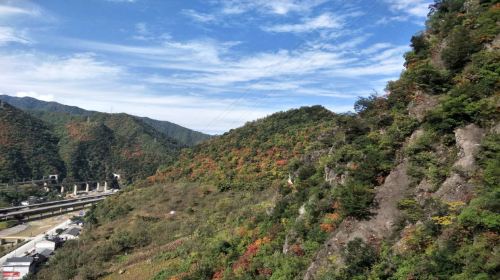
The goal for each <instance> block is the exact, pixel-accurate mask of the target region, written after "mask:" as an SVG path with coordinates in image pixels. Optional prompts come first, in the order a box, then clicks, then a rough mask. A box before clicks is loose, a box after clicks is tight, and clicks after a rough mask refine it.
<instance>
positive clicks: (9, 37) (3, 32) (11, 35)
mask: <svg viewBox="0 0 500 280" xmlns="http://www.w3.org/2000/svg"><path fill="white" fill-rule="evenodd" d="M8 43H21V44H30V43H31V40H30V39H28V37H27V35H26V34H25V32H23V31H16V30H15V29H14V28H11V27H7V26H0V46H2V45H6V44H8Z"/></svg>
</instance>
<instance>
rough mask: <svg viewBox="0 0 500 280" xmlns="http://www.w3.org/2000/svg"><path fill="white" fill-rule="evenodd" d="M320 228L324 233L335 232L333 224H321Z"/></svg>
mask: <svg viewBox="0 0 500 280" xmlns="http://www.w3.org/2000/svg"><path fill="white" fill-rule="evenodd" d="M319 227H320V228H321V230H322V231H324V232H332V231H334V230H335V226H334V225H332V224H320V225H319Z"/></svg>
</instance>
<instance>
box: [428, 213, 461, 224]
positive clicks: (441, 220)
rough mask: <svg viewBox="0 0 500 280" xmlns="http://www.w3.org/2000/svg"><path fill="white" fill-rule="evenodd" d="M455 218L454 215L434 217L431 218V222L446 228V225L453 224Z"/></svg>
mask: <svg viewBox="0 0 500 280" xmlns="http://www.w3.org/2000/svg"><path fill="white" fill-rule="evenodd" d="M455 218H456V216H455V215H448V216H434V217H432V220H433V221H435V222H436V223H437V224H439V225H442V226H448V225H451V224H453V220H455Z"/></svg>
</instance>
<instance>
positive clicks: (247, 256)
mask: <svg viewBox="0 0 500 280" xmlns="http://www.w3.org/2000/svg"><path fill="white" fill-rule="evenodd" d="M270 241H271V239H270V238H269V237H264V238H259V239H257V240H255V241H254V242H253V243H251V244H250V245H248V246H247V250H246V251H245V253H244V254H243V255H242V256H241V257H240V258H239V259H238V261H236V262H235V263H234V264H233V270H234V271H237V270H247V269H248V268H249V267H250V263H251V260H252V258H253V257H254V256H255V255H257V253H258V252H259V249H260V247H261V246H262V245H264V244H266V243H269V242H270Z"/></svg>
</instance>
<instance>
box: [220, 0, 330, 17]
mask: <svg viewBox="0 0 500 280" xmlns="http://www.w3.org/2000/svg"><path fill="white" fill-rule="evenodd" d="M325 2H327V0H273V1H268V0H221V1H219V2H218V3H219V4H220V5H221V6H222V9H221V11H222V13H224V14H242V13H246V12H249V11H258V12H261V13H267V14H277V15H286V14H288V13H292V12H293V13H304V12H309V11H310V10H311V9H312V8H314V7H317V6H319V5H321V4H323V3H325Z"/></svg>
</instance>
